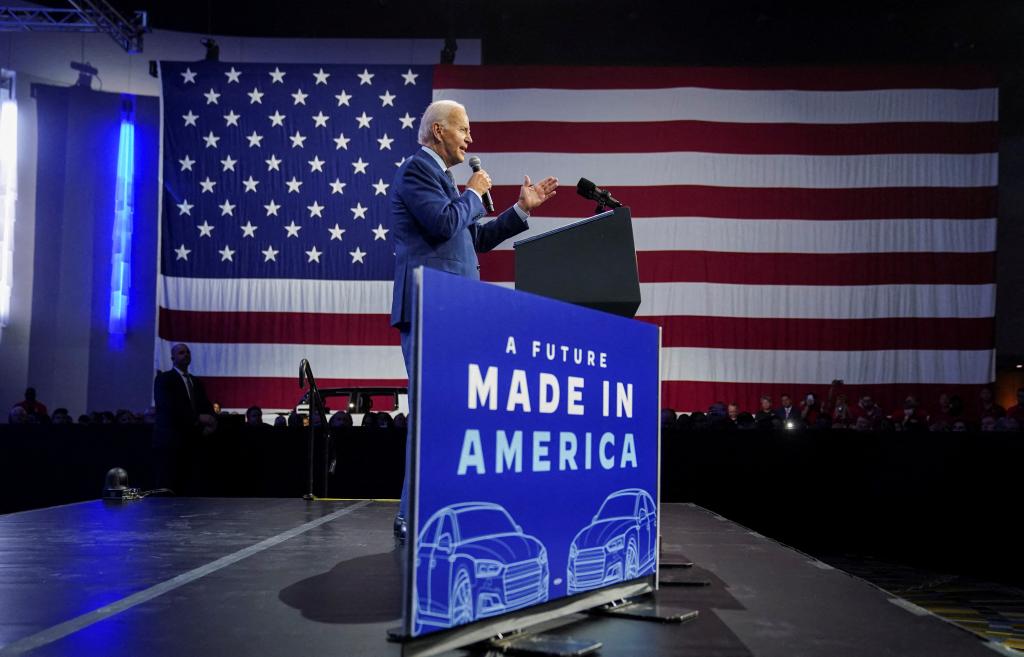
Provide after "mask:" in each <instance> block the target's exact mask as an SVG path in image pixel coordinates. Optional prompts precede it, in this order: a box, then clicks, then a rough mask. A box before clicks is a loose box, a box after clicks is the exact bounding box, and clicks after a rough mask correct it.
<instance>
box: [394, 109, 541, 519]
mask: <svg viewBox="0 0 1024 657" xmlns="http://www.w3.org/2000/svg"><path fill="white" fill-rule="evenodd" d="M418 137H419V142H420V144H421V145H422V146H423V147H422V148H421V149H420V150H418V151H416V153H415V154H413V156H412V157H410V158H409V159H407V160H406V161H405V162H404V163H403V164H402V166H400V167H399V168H398V173H397V174H395V180H394V184H393V185H391V190H390V196H389V200H390V201H391V214H392V219H393V230H394V231H395V232H394V235H395V245H396V246H395V257H396V259H395V286H394V296H393V298H392V304H391V325H392V326H394V327H395V328H397V329H398V331H399V333H400V334H401V339H402V355H403V357H404V358H405V366H406V372H407V373H408V374H409V375H410V378H411V375H412V363H411V362H410V361H411V357H412V319H413V292H414V282H413V272H414V271H415V269H416V268H417V267H419V266H421V265H422V266H424V267H430V268H432V269H439V270H441V271H445V272H449V273H452V274H457V275H460V276H465V277H467V278H473V279H477V280H479V278H480V266H479V264H478V260H477V256H476V254H477V253H478V252H479V253H482V252H485V251H490V250H491V249H493V248H494V247H496V246H498V244H500V243H502V242H503V241H505V240H507V239H508V238H510V237H512V236H513V235H517V234H519V233H521V232H523V231H525V230H527V229H528V228H529V224H528V223H527V218H528V217H529V215H530V212H531V211H533V210H534V209H536V208H537V207H539V206H540V205H541V204H542V203H544V202H545V201H546V200H547V199H549V198H551V197H552V196H554V195H555V189H556V188H557V187H558V180H557V179H555V178H552V177H548V178H545V179H544V180H542V181H540V182H538V183H537V184H532V183H531V182H530V177H529V176H524V181H523V186H522V187H521V188H520V190H519V199H518V200H517V201H516V203H515V204H514V205H512V207H510V208H509V209H507V210H505V211H504V212H502V213H501V214H500V215H498V217H497V218H496V219H495V220H494V221H490V222H487V223H477V220H478V219H480V218H481V217H483V216H484V214H485V212H484V204H483V196H484V194H486V193H487V191H488V190H489V189H490V188H491V177H490V176H489V175H487V172H486V171H484V170H483V169H481V170H479V171H476V172H474V173H473V175H472V176H470V178H469V181H468V182H467V183H466V190H465V191H464V192H462V193H460V192H459V189H458V187H457V186H456V185H455V177H454V175H452V172H451V167H453V166H455V165H456V164H459V163H461V162H462V161H463V160H465V159H466V151H467V150H468V149H469V145H470V144H472V143H473V138H472V137H471V135H470V129H469V116H468V114H467V113H466V108H465V107H463V106H462V105H460V104H458V103H456V102H454V101H451V100H440V101H436V102H434V103H431V104H430V106H429V107H427V109H426V111H425V112H424V113H423V118H422V119H420V127H419V135H418ZM410 383H411V381H410ZM410 388H411V386H410ZM411 407H412V404H411V400H410V408H411ZM411 426H412V425H411V424H410V427H411ZM410 435H411V429H410ZM407 453H408V450H407ZM407 487H408V481H406V484H405V485H404V486H403V488H402V501H401V504H400V506H399V515H398V517H397V518H396V522H395V534H396V536H397V537H399V538H400V539H404V535H405V523H404V518H405V516H406V502H407V499H408V495H407V492H408V491H407Z"/></svg>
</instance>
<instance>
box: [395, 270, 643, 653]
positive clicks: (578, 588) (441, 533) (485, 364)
mask: <svg viewBox="0 0 1024 657" xmlns="http://www.w3.org/2000/svg"><path fill="white" fill-rule="evenodd" d="M419 313H420V314H419V316H418V325H417V353H416V358H415V360H416V361H417V362H416V365H414V370H415V372H414V375H413V380H414V386H415V388H414V390H415V391H414V394H413V402H414V404H415V407H416V411H417V412H418V419H417V420H416V422H415V426H414V428H415V439H414V441H415V442H414V450H413V461H412V463H413V466H412V470H413V471H412V489H411V490H412V495H411V503H412V504H411V508H412V514H411V525H410V545H409V549H410V553H409V556H410V568H409V569H408V572H407V577H408V578H409V581H407V582H406V595H407V599H406V609H405V611H406V613H405V630H406V633H407V635H408V636H412V637H417V636H423V635H426V634H430V633H432V632H436V631H438V630H442V629H446V628H453V627H457V626H462V625H466V624H468V623H473V622H475V621H479V620H481V619H487V618H495V617H499V616H502V615H504V614H507V613H508V612H513V611H517V610H524V609H526V608H528V607H533V606H535V605H541V604H543V603H548V602H550V601H555V600H559V599H563V598H569V597H571V596H574V595H576V594H581V593H585V592H592V591H600V590H603V589H608V587H612V586H614V585H617V584H622V583H624V582H630V581H636V580H641V579H644V578H646V579H647V580H648V581H651V582H653V578H652V576H653V575H654V574H655V573H656V571H657V560H658V504H657V502H658V483H659V482H658V471H659V469H658V466H659V464H658V459H659V453H660V450H659V444H658V443H659V439H660V434H659V429H660V426H659V416H658V411H659V409H658V405H659V389H660V386H659V378H658V355H659V354H658V351H659V347H660V345H659V334H658V328H657V327H656V326H653V325H650V324H645V323H642V322H637V321H634V320H629V319H623V318H621V317H616V316H612V315H608V314H605V313H601V312H597V311H593V310H588V309H585V308H580V307H577V306H573V305H570V304H566V303H562V302H560V301H554V300H551V299H546V298H543V297H538V296H535V295H532V294H527V293H523V292H516V291H514V290H509V289H506V288H502V287H499V286H496V285H490V284H486V283H480V282H476V281H472V280H468V279H464V278H460V277H457V276H452V275H450V274H445V273H442V272H439V271H436V270H433V269H423V270H422V284H421V287H420V296H419ZM618 597H622V596H621V595H620V596H618ZM595 604H600V603H595ZM519 615H520V616H521V614H519Z"/></svg>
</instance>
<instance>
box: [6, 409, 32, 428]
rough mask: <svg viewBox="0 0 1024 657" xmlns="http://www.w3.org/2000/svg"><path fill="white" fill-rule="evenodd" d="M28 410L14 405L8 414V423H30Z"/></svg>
mask: <svg viewBox="0 0 1024 657" xmlns="http://www.w3.org/2000/svg"><path fill="white" fill-rule="evenodd" d="M29 417H31V416H30V415H29V414H28V411H26V410H25V409H24V408H22V407H21V406H12V407H11V410H10V412H9V413H8V414H7V423H8V424H28V423H29Z"/></svg>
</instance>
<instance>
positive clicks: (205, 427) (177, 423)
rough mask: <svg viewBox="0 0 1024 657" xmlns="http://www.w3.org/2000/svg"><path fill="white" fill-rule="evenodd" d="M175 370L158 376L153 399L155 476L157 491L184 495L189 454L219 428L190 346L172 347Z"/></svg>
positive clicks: (154, 384) (155, 381) (178, 345)
mask: <svg viewBox="0 0 1024 657" xmlns="http://www.w3.org/2000/svg"><path fill="white" fill-rule="evenodd" d="M171 364H172V365H173V367H172V368H171V369H169V370H167V371H166V372H160V373H158V374H157V375H156V380H154V382H153V398H154V399H155V401H156V422H155V426H154V427H153V455H154V462H153V474H154V478H155V480H156V487H157V488H170V489H172V490H174V491H175V492H178V493H180V492H182V489H183V483H184V481H185V479H186V476H185V475H186V473H187V471H188V468H189V465H190V464H189V459H188V458H187V455H188V451H189V449H190V448H192V447H194V443H195V439H196V438H198V437H199V436H200V435H202V434H204V433H209V432H210V431H212V430H213V429H214V428H216V423H217V421H216V419H215V418H214V417H213V406H212V405H211V404H210V400H209V398H208V397H207V396H206V389H205V388H204V387H203V383H202V381H200V380H199V379H198V378H196V377H194V376H192V375H191V374H190V373H189V371H188V368H189V365H191V364H192V352H191V351H190V350H189V348H188V345H186V344H180V343H179V344H176V345H174V346H172V347H171Z"/></svg>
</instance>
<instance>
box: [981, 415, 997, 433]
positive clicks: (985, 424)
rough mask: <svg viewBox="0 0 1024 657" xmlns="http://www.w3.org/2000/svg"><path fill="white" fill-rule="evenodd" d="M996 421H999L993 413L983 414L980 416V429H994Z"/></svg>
mask: <svg viewBox="0 0 1024 657" xmlns="http://www.w3.org/2000/svg"><path fill="white" fill-rule="evenodd" d="M998 422H999V420H998V419H996V416H995V415H985V416H984V417H982V418H981V430H982V431H995V430H996V423H998Z"/></svg>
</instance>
